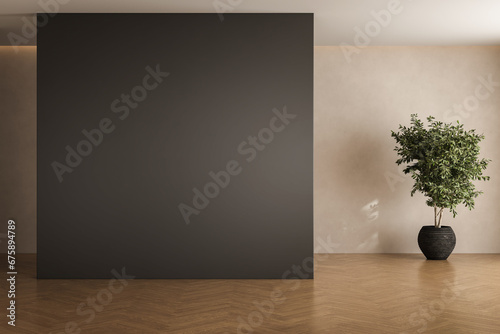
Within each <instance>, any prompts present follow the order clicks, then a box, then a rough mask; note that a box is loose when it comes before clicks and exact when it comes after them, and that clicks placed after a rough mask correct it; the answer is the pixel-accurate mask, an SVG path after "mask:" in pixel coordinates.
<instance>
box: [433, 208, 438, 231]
mask: <svg viewBox="0 0 500 334" xmlns="http://www.w3.org/2000/svg"><path fill="white" fill-rule="evenodd" d="M434 227H436V228H437V227H438V222H437V207H436V206H435V205H434Z"/></svg>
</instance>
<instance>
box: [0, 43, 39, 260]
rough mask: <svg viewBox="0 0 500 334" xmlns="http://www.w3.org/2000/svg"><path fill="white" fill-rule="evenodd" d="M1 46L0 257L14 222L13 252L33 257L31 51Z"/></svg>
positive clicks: (33, 85) (33, 90) (33, 59)
mask: <svg viewBox="0 0 500 334" xmlns="http://www.w3.org/2000/svg"><path fill="white" fill-rule="evenodd" d="M18 50H19V52H18V53H16V52H14V49H13V48H12V47H8V46H0V99H1V100H0V166H1V173H0V190H1V192H0V219H1V229H0V252H2V253H5V252H6V251H7V243H6V239H5V233H6V232H7V221H8V219H14V220H15V222H16V225H17V228H16V244H17V251H18V252H20V253H35V252H36V48H35V47H20V48H19V49H18Z"/></svg>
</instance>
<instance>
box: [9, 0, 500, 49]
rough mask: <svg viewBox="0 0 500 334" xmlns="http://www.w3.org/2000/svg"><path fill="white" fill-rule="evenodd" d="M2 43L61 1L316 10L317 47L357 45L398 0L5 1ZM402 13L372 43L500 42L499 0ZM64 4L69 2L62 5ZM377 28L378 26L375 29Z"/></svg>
mask: <svg viewBox="0 0 500 334" xmlns="http://www.w3.org/2000/svg"><path fill="white" fill-rule="evenodd" d="M0 1H1V8H0V15H2V16H0V45H5V44H9V42H8V41H7V39H6V35H7V33H8V32H10V31H13V32H17V33H19V32H20V31H21V27H22V25H23V21H22V20H21V17H20V16H16V15H19V14H32V13H35V12H44V11H46V10H44V9H43V8H42V7H41V6H40V4H39V3H53V2H54V1H57V2H58V3H61V5H60V8H59V10H58V12H63V13H100V12H102V13H214V12H216V9H215V7H214V4H226V6H228V7H231V8H230V9H231V11H230V12H233V13H314V14H315V45H340V44H341V43H346V44H354V38H355V34H356V33H355V30H354V29H356V27H357V28H359V29H361V30H364V29H365V27H366V26H367V24H368V27H370V26H371V25H372V24H373V22H372V21H374V17H373V16H372V15H371V12H372V11H380V10H386V9H387V8H388V6H389V4H390V3H391V2H392V1H398V0H330V1H328V0H302V1H300V0H135V1H134V0H106V1H104V0H0ZM399 2H400V7H398V8H399V11H400V13H398V14H392V15H391V21H390V23H389V24H388V25H386V26H385V27H384V26H380V25H378V26H379V27H380V31H378V32H376V31H375V33H374V34H373V37H370V39H369V41H368V44H369V45H500V0H399ZM62 3H65V4H62ZM375 28H376V27H375Z"/></svg>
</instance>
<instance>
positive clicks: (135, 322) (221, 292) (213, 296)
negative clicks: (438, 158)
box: [0, 254, 500, 334]
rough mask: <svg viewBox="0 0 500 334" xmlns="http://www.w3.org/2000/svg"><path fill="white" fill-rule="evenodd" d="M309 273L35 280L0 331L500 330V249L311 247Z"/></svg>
mask: <svg viewBox="0 0 500 334" xmlns="http://www.w3.org/2000/svg"><path fill="white" fill-rule="evenodd" d="M315 262H316V269H315V279H314V280H288V281H282V280H127V281H125V282H124V281H119V280H116V281H111V280H37V279H36V278H35V263H36V261H35V255H27V254H26V255H18V266H17V268H18V273H19V274H18V277H17V294H16V306H17V317H16V327H15V328H14V327H10V326H7V320H8V319H7V317H6V316H5V315H6V306H7V297H6V291H7V284H6V280H2V281H1V283H0V287H1V288H2V293H1V296H2V297H1V298H3V301H2V302H1V305H3V306H2V309H3V312H4V314H3V315H2V316H1V318H0V319H2V318H3V320H1V322H2V323H1V324H0V332H1V333H37V334H39V333H53V334H61V333H82V334H83V333H93V334H100V333H106V334H110V333H111V334H113V333H141V334H142V333H223V334H224V333H270V334H276V333H292V334H293V333H340V334H342V333H368V334H370V333H399V334H403V333H436V334H446V333H450V334H461V333H492V334H493V333H495V334H498V333H500V254H453V255H452V256H451V257H450V258H449V259H448V261H425V260H424V258H423V256H422V255H419V254H399V255H396V254H393V255H390V254H386V255H382V254H378V255H376V254H329V255H325V254H317V255H316V258H315Z"/></svg>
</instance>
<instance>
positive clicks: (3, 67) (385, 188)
mask: <svg viewBox="0 0 500 334" xmlns="http://www.w3.org/2000/svg"><path fill="white" fill-rule="evenodd" d="M489 74H491V75H492V76H493V80H494V81H498V82H500V47H367V48H364V49H361V52H360V53H359V54H355V55H353V56H352V61H351V62H350V63H348V62H347V61H346V59H345V58H344V55H343V53H342V51H341V50H340V48H339V47H316V48H315V88H314V89H315V152H314V154H315V158H314V163H315V175H314V179H315V184H314V186H315V199H314V200H315V241H316V250H317V252H418V251H419V250H418V246H417V244H416V236H417V233H418V230H419V229H420V226H421V225H427V224H432V210H431V208H429V207H427V206H426V205H425V203H424V199H423V197H422V196H421V195H416V196H415V197H413V198H412V197H410V195H409V193H410V189H411V185H412V182H411V178H409V177H407V176H400V175H399V174H398V168H397V166H396V164H395V163H394V161H395V160H396V155H395V153H394V152H393V151H392V149H393V147H394V145H395V144H394V141H393V139H392V138H391V137H390V130H391V129H396V128H397V126H398V124H399V123H404V124H407V123H408V121H409V115H410V114H411V113H419V114H420V115H421V116H422V117H424V116H427V115H429V114H433V115H435V116H436V117H438V118H439V119H441V120H445V121H451V120H453V119H458V118H459V117H460V119H461V120H462V121H463V122H465V124H466V127H468V128H477V129H478V130H479V131H482V132H484V134H485V135H486V140H485V141H484V142H483V145H482V147H483V151H482V152H483V155H484V157H487V158H490V159H493V162H492V163H491V165H490V167H489V169H488V174H489V175H491V176H492V180H491V181H490V182H489V183H482V184H480V188H481V189H483V190H484V192H485V194H484V195H482V196H481V197H479V198H478V200H477V202H476V209H475V210H474V211H468V210H465V209H461V210H460V214H459V216H458V217H457V218H455V219H452V218H451V216H450V214H447V215H446V216H445V224H451V225H452V226H453V228H454V229H455V231H456V234H457V238H458V242H457V247H456V252H497V253H498V252H500V219H499V218H498V217H500V206H499V205H498V203H499V202H500V201H499V200H500V191H499V190H500V150H498V146H499V144H500V135H499V131H498V129H499V126H500V87H496V88H495V90H494V91H493V92H492V93H491V95H490V97H489V98H487V99H486V100H483V101H480V105H479V107H478V108H477V109H476V110H473V111H471V112H470V113H469V115H465V114H462V115H458V114H457V113H456V112H453V109H452V108H453V105H454V104H463V103H464V102H470V101H472V99H473V98H471V96H474V92H475V89H476V87H477V86H478V85H479V84H480V81H479V79H478V77H480V76H482V77H485V78H486V77H487V76H488V75H489ZM481 92H482V91H481ZM0 96H1V101H2V106H1V108H0V112H1V118H0V120H1V121H0V136H1V141H0V153H1V154H0V159H1V160H0V166H1V168H2V169H1V171H2V173H1V174H0V175H1V176H0V189H1V194H0V213H1V220H2V225H1V226H2V229H1V230H0V233H5V226H6V222H7V219H9V218H14V219H15V220H16V221H17V223H18V233H17V241H18V251H19V252H25V253H26V252H35V251H36V212H35V201H36V196H35V190H36V172H35V166H36V165H35V146H36V49H35V48H34V47H24V48H20V52H19V53H17V54H16V53H15V52H14V51H13V50H12V49H11V48H9V47H0ZM450 109H451V111H450ZM388 180H389V181H388ZM0 241H1V243H0V249H1V252H5V250H6V247H5V246H6V242H5V241H6V240H5V237H4V235H0Z"/></svg>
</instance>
